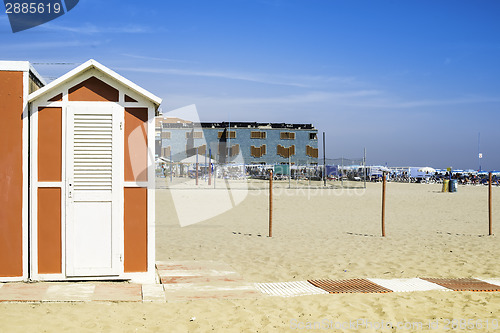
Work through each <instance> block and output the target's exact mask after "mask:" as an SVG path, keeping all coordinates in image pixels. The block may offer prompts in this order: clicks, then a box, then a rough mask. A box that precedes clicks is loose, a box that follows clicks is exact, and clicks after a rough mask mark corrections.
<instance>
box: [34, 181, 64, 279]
mask: <svg viewBox="0 0 500 333" xmlns="http://www.w3.org/2000/svg"><path fill="white" fill-rule="evenodd" d="M61 251H62V250H61V189H60V188H39V189H38V273H39V274H50V273H61V261H62V256H61Z"/></svg>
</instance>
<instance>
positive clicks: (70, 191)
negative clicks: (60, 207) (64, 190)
mask: <svg viewBox="0 0 500 333" xmlns="http://www.w3.org/2000/svg"><path fill="white" fill-rule="evenodd" d="M68 198H70V199H71V198H73V182H68Z"/></svg>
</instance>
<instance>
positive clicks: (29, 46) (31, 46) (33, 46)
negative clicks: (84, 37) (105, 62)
mask: <svg viewBox="0 0 500 333" xmlns="http://www.w3.org/2000/svg"><path fill="white" fill-rule="evenodd" d="M104 43H105V42H102V41H79V40H65V41H57V42H36V43H23V44H9V45H8V48H9V50H13V49H16V50H38V49H52V48H53V49H57V48H66V47H85V46H99V45H102V44H104Z"/></svg>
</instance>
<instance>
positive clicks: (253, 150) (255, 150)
mask: <svg viewBox="0 0 500 333" xmlns="http://www.w3.org/2000/svg"><path fill="white" fill-rule="evenodd" d="M250 155H252V156H253V157H257V158H258V157H262V155H266V145H262V146H260V147H255V146H251V147H250Z"/></svg>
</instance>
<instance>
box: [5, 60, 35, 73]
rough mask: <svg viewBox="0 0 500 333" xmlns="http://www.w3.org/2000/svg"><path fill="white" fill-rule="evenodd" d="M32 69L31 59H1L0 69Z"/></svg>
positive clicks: (23, 70)
mask: <svg viewBox="0 0 500 333" xmlns="http://www.w3.org/2000/svg"><path fill="white" fill-rule="evenodd" d="M29 69H30V62H29V61H6V60H1V61H0V71H11V72H14V71H16V72H27V71H29Z"/></svg>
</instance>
